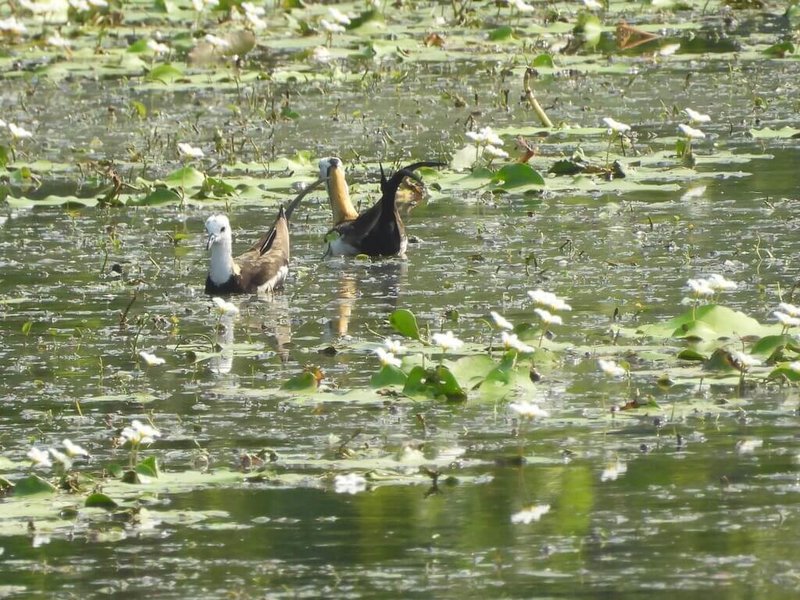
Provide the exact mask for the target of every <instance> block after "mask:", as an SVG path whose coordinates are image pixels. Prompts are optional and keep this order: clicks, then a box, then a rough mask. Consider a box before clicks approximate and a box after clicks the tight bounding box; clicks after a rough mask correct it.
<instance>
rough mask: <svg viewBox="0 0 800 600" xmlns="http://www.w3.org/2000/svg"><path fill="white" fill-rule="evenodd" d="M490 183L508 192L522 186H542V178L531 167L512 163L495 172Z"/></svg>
mask: <svg viewBox="0 0 800 600" xmlns="http://www.w3.org/2000/svg"><path fill="white" fill-rule="evenodd" d="M492 183H493V184H494V185H495V186H496V187H498V188H501V189H504V190H508V189H512V188H518V187H522V186H544V178H543V177H542V176H541V175H540V174H539V172H538V171H537V170H536V169H534V168H533V167H532V166H530V165H528V164H519V163H514V164H510V165H505V166H504V167H502V168H501V169H500V170H499V171H497V173H495V175H494V177H492Z"/></svg>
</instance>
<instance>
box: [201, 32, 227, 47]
mask: <svg viewBox="0 0 800 600" xmlns="http://www.w3.org/2000/svg"><path fill="white" fill-rule="evenodd" d="M203 39H204V40H205V41H206V42H207V43H209V44H211V46H213V47H214V48H216V49H217V50H222V49H224V48H228V47H229V46H230V45H231V43H230V42H229V41H228V40H226V39H223V38H221V37H219V36H218V35H214V34H213V33H207V34H206V35H205V37H204V38H203Z"/></svg>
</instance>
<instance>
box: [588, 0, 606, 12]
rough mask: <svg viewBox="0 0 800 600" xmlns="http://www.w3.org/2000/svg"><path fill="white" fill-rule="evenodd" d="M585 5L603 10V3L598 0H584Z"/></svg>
mask: <svg viewBox="0 0 800 600" xmlns="http://www.w3.org/2000/svg"><path fill="white" fill-rule="evenodd" d="M583 5H584V6H585V7H586V8H588V9H589V10H603V8H604V7H603V4H602V3H600V2H598V1H597V0H583Z"/></svg>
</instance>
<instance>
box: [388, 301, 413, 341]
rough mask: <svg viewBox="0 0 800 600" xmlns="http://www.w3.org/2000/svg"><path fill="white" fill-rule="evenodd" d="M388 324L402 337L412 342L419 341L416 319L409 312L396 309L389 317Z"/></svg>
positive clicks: (403, 309)
mask: <svg viewBox="0 0 800 600" xmlns="http://www.w3.org/2000/svg"><path fill="white" fill-rule="evenodd" d="M389 324H390V325H391V326H392V327H393V328H394V330H395V331H396V332H397V333H399V334H400V335H402V336H404V337H407V338H411V339H414V340H418V339H420V337H419V327H418V326H417V317H416V316H414V313H412V312H411V311H410V310H407V309H405V308H398V309H397V310H395V311H394V312H393V313H392V314H391V315H389Z"/></svg>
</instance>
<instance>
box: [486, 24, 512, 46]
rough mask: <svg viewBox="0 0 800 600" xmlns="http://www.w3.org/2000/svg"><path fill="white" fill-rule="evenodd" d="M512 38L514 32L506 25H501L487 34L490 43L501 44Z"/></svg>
mask: <svg viewBox="0 0 800 600" xmlns="http://www.w3.org/2000/svg"><path fill="white" fill-rule="evenodd" d="M513 37H514V30H513V29H511V27H509V26H508V25H503V26H501V27H498V28H497V29H493V30H492V31H490V32H489V40H490V41H492V42H503V41H507V40H510V39H513Z"/></svg>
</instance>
